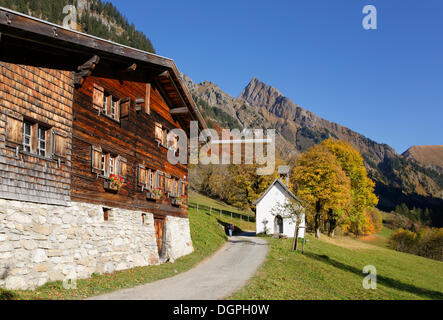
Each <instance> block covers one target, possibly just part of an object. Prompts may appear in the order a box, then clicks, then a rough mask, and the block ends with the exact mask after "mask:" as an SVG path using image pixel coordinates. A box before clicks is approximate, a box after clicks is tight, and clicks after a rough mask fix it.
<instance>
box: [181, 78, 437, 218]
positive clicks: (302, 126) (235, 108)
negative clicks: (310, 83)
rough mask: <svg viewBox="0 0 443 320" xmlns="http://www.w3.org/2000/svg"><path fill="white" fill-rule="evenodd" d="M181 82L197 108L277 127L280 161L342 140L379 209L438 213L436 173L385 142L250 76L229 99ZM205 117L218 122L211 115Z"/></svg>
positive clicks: (214, 89) (205, 85)
mask: <svg viewBox="0 0 443 320" xmlns="http://www.w3.org/2000/svg"><path fill="white" fill-rule="evenodd" d="M184 78H186V80H185V83H186V84H187V85H188V87H189V89H190V91H191V93H192V95H193V96H194V97H195V98H196V102H197V105H198V106H201V104H202V103H204V104H205V105H206V109H208V108H210V109H213V110H215V109H219V110H221V111H223V112H225V113H227V114H229V115H230V116H232V117H233V118H235V119H236V120H237V121H238V123H239V124H240V125H241V127H243V128H263V129H267V128H274V129H276V132H277V138H276V148H277V149H278V150H279V151H280V154H281V156H282V158H283V159H291V158H292V157H294V156H295V157H296V156H297V155H298V154H300V153H301V152H303V151H305V150H307V149H308V148H309V147H310V146H312V145H314V144H316V143H319V142H321V141H323V140H325V139H328V138H334V139H340V140H344V141H347V142H349V143H350V144H351V145H353V146H354V147H355V148H357V149H358V150H359V151H360V153H361V154H362V156H363V158H364V160H365V166H366V168H367V171H368V174H369V175H370V177H371V178H372V179H373V180H374V181H375V182H376V192H377V194H378V195H379V197H380V207H381V208H382V209H384V210H393V209H394V208H395V205H397V204H400V203H402V202H404V203H406V204H407V205H408V206H410V207H412V206H422V207H426V206H431V207H434V206H437V207H438V208H439V210H440V208H441V209H443V199H442V198H443V191H442V190H443V175H441V174H440V173H439V172H438V171H436V170H434V169H433V168H430V167H424V166H422V165H421V164H420V163H418V162H416V161H411V160H410V159H408V158H406V157H403V156H402V155H400V154H398V153H397V152H396V151H395V150H394V149H393V148H392V147H390V146H389V145H388V144H385V143H377V142H376V141H374V140H372V139H370V138H368V137H366V136H364V135H362V134H360V133H358V132H356V131H353V130H351V129H349V128H347V127H344V126H342V125H340V124H338V123H335V122H331V121H328V120H326V119H324V118H321V117H319V116H317V115H316V114H314V113H313V112H311V111H309V110H307V109H305V108H303V107H301V106H299V105H297V104H296V103H294V102H293V101H292V100H291V99H290V98H288V97H285V96H284V95H283V94H282V93H281V92H280V91H279V90H278V89H276V88H273V87H272V86H269V85H267V84H265V83H264V82H262V81H261V80H259V79H258V78H257V77H253V78H252V80H251V81H250V82H249V83H248V84H247V85H246V87H245V88H244V89H243V90H242V92H241V93H240V95H239V96H238V97H232V96H230V95H229V94H228V93H226V92H224V91H223V90H222V89H220V87H218V85H216V84H215V83H214V82H210V81H204V82H201V83H199V84H196V83H194V82H192V80H191V79H190V78H189V77H187V76H184ZM202 113H203V114H204V112H202ZM204 116H205V115H204ZM205 118H206V117H205ZM208 119H209V120H210V121H214V122H216V123H218V122H217V119H216V117H212V118H211V117H208ZM219 125H221V124H220V123H219ZM221 126H222V127H223V125H221ZM440 206H441V207H440ZM441 211H443V210H441ZM442 216H443V215H442Z"/></svg>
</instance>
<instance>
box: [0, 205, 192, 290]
mask: <svg viewBox="0 0 443 320" xmlns="http://www.w3.org/2000/svg"><path fill="white" fill-rule="evenodd" d="M142 214H145V218H144V223H143V222H142V221H143V220H142ZM166 230H167V235H166V243H167V248H168V252H167V255H168V256H170V260H173V259H176V258H178V257H179V256H181V255H185V254H188V253H190V252H192V243H191V239H190V235H189V223H188V219H184V218H175V217H168V218H167V222H166ZM158 263H159V256H158V250H157V243H156V239H155V230H154V220H153V215H152V214H149V213H143V212H137V211H129V210H124V209H119V208H110V211H109V218H108V221H104V214H103V207H102V206H100V205H94V204H88V203H78V202H72V203H70V204H69V205H68V206H67V207H66V206H56V205H43V204H34V203H26V202H20V201H12V200H4V199H0V287H6V288H9V289H33V288H36V287H38V286H41V285H43V284H44V283H46V282H48V281H56V280H64V279H68V278H69V279H72V278H78V279H80V278H88V277H90V276H91V275H92V274H93V273H108V272H113V271H117V270H123V269H128V268H133V267H137V266H147V265H155V264H158Z"/></svg>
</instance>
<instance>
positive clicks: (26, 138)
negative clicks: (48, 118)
mask: <svg viewBox="0 0 443 320" xmlns="http://www.w3.org/2000/svg"><path fill="white" fill-rule="evenodd" d="M31 132H32V124H30V123H29V122H24V123H23V150H25V151H26V152H31V141H32V140H31V139H32V135H31Z"/></svg>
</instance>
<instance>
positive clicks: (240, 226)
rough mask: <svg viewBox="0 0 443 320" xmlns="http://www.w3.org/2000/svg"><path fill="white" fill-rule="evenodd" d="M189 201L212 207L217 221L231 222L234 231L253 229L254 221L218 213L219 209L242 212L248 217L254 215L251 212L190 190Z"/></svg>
mask: <svg viewBox="0 0 443 320" xmlns="http://www.w3.org/2000/svg"><path fill="white" fill-rule="evenodd" d="M190 202H191V203H193V204H196V203H198V204H199V205H203V206H206V207H212V209H213V210H212V216H214V217H215V218H216V219H217V220H218V221H219V223H221V224H223V225H226V224H229V223H232V224H233V225H234V226H235V227H236V231H240V230H241V231H255V222H248V221H246V220H245V219H239V218H236V217H235V216H234V217H233V218H232V219H231V217H230V216H229V215H225V214H220V210H225V211H231V212H234V213H238V214H242V215H245V216H249V217H251V218H252V217H254V214H253V213H252V212H245V211H242V210H241V209H238V208H235V207H233V206H230V205H227V204H226V203H224V202H221V201H218V200H214V199H211V198H208V197H206V196H204V195H201V194H199V193H196V192H193V191H190ZM199 211H200V212H205V213H210V212H209V210H202V209H199Z"/></svg>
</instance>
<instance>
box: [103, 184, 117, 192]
mask: <svg viewBox="0 0 443 320" xmlns="http://www.w3.org/2000/svg"><path fill="white" fill-rule="evenodd" d="M103 188H104V189H105V190H106V191H109V192H113V193H117V192H118V189H119V187H118V185H117V184H116V183H115V182H111V181H105V182H104V183H103Z"/></svg>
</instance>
